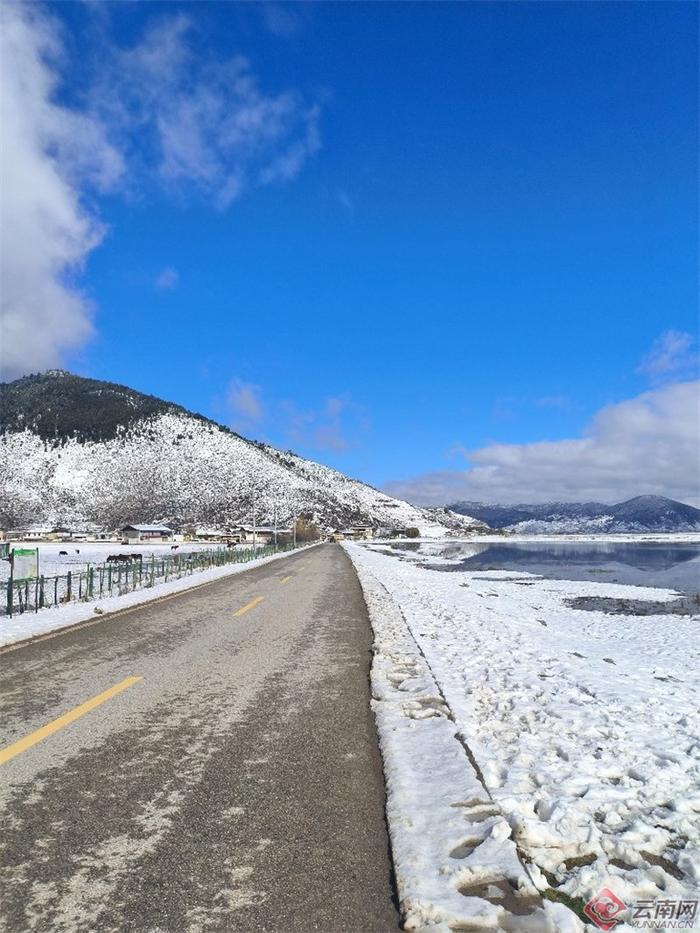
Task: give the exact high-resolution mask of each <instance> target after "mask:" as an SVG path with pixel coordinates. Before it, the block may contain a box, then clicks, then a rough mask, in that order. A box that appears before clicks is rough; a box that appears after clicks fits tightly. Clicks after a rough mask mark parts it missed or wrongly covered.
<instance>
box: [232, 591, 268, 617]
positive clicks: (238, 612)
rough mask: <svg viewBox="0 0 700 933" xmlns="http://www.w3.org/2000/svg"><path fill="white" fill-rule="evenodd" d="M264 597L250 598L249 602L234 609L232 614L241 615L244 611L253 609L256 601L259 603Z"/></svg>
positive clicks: (256, 603)
mask: <svg viewBox="0 0 700 933" xmlns="http://www.w3.org/2000/svg"><path fill="white" fill-rule="evenodd" d="M263 599H265V597H264V596H256V597H255V599H251V601H250V602H249V603H246V604H245V606H241V608H240V609H236V611H235V612H234V616H242V615H243V613H244V612H247V611H248V610H249V609H253V608H254V607H255V606H257V605H258V603H261V602H262V601H263Z"/></svg>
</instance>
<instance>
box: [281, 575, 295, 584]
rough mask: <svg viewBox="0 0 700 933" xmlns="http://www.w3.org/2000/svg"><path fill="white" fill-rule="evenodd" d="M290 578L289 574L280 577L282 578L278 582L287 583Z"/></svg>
mask: <svg viewBox="0 0 700 933" xmlns="http://www.w3.org/2000/svg"><path fill="white" fill-rule="evenodd" d="M291 579H292V577H291V575H290V576H288V577H282V579H281V580H280V583H289V581H290V580H291Z"/></svg>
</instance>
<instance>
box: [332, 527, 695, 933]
mask: <svg viewBox="0 0 700 933" xmlns="http://www.w3.org/2000/svg"><path fill="white" fill-rule="evenodd" d="M348 552H349V554H350V556H351V557H352V559H353V561H354V563H355V565H356V567H357V568H358V571H359V572H360V576H361V578H363V579H364V578H368V577H374V578H376V581H378V582H377V584H376V585H381V586H383V587H385V588H386V591H385V592H387V595H386V597H385V598H386V599H387V600H389V601H390V602H392V603H394V604H395V606H396V607H397V609H396V611H397V612H398V613H399V614H400V616H401V617H402V618H403V619H405V620H406V621H405V626H406V629H407V631H408V632H409V634H410V635H411V636H412V637H413V638H414V639H415V641H416V643H417V645H418V648H419V651H420V653H422V654H423V655H424V656H425V658H426V659H427V662H428V664H429V665H430V671H431V672H432V676H433V682H434V683H435V684H437V685H439V694H440V696H441V697H443V698H444V700H445V702H446V703H447V704H448V705H449V708H450V710H451V713H452V715H453V717H454V721H455V723H456V728H455V731H456V732H457V734H458V736H459V738H460V739H462V740H463V741H464V743H465V744H466V745H467V747H468V748H469V750H470V752H471V753H472V755H473V757H474V760H475V761H476V763H477V765H478V767H479V769H480V771H481V774H482V776H483V779H484V783H485V786H486V788H487V789H488V792H489V794H490V795H491V797H492V798H493V800H494V801H495V802H496V805H497V806H498V808H499V810H500V812H501V813H502V814H503V815H504V816H505V817H506V819H507V821H508V823H509V825H510V828H511V829H512V832H513V836H514V838H515V839H516V840H517V843H518V846H519V849H520V851H521V852H522V853H523V854H524V856H525V858H526V859H527V861H528V867H529V868H530V864H532V869H531V870H530V874H531V876H532V878H533V881H534V882H535V884H536V886H537V887H539V888H540V889H541V890H544V889H545V888H548V887H549V888H554V889H556V891H557V892H558V895H565V896H568V897H570V898H573V899H575V900H578V899H581V901H580V902H579V903H582V902H585V901H586V900H587V899H588V898H590V897H591V896H593V895H595V894H596V893H597V892H598V891H599V890H600V889H601V888H603V887H606V886H607V887H610V888H611V889H612V890H613V891H614V892H615V893H616V894H617V896H618V897H621V898H622V899H623V900H624V901H625V902H626V903H628V904H630V903H632V902H634V901H636V900H642V899H648V900H655V899H662V900H663V898H669V899H676V900H679V899H691V900H692V899H695V898H697V897H698V896H699V894H700V891H699V889H700V816H699V814H700V713H699V712H698V705H697V697H698V695H700V649H699V648H698V643H697V630H698V629H697V627H698V618H697V617H695V618H693V617H688V616H664V615H644V616H637V615H628V614H623V613H619V614H614V615H613V614H606V613H603V612H599V611H592V610H582V609H572V608H571V607H570V606H568V605H567V602H568V600H569V599H570V598H571V597H572V596H603V597H612V598H615V599H622V600H624V599H628V600H630V599H633V600H651V601H654V602H659V601H667V600H668V601H670V600H673V599H675V598H677V595H678V594H677V593H674V592H673V591H671V590H663V589H658V588H655V587H640V586H627V585H622V584H610V583H599V582H592V581H591V582H584V581H571V580H551V579H543V578H541V577H538V576H536V575H533V574H528V573H520V572H518V573H512V572H509V571H476V572H467V571H461V572H459V573H445V572H440V570H438V569H431V565H435V563H436V561H437V563H441V564H442V566H446V564H447V563H449V561H441V560H440V559H439V558H436V557H434V556H428V557H427V558H426V559H425V560H423V561H421V556H420V555H419V554H410V556H407V555H405V554H403V555H402V556H401V558H400V559H399V558H398V557H396V556H387V555H386V554H384V553H380V552H378V551H377V550H373V549H371V547H369V546H362V547H360V546H357V545H350V546H348ZM389 594H390V595H389ZM369 601H371V600H370V599H369V598H368V602H369ZM370 611H371V612H372V609H371V608H370ZM372 618H373V622H374V618H375V615H374V614H373V615H372ZM379 627H381V620H380V623H379ZM380 630H381V629H380ZM381 653H388V649H387V648H384V647H382V648H381ZM396 741H398V739H396ZM415 753H416V754H419V753H420V748H419V747H416V749H415ZM438 770H439V769H438ZM439 781H440V777H439V774H438V776H437V778H436V781H435V784H434V787H433V788H429V790H428V791H427V792H425V798H424V797H423V796H421V797H420V799H421V800H422V801H424V802H423V804H422V805H424V806H426V807H428V806H429V805H430V800H431V799H433V802H434V805H435V809H436V811H437V810H439V809H440V806H441V804H440V802H439V798H438V795H437V792H436V791H435V789H434V788H435V787H438V786H439ZM421 793H424V792H421ZM404 802H405V808H406V813H407V814H409V817H410V813H411V807H412V801H411V800H410V799H409V798H408V797H406V798H405V801H404ZM424 867H425V866H424ZM540 879H544V883H541V881H540ZM559 928H560V927H556V929H559ZM618 928H619V929H621V930H622V929H623V927H622V926H618Z"/></svg>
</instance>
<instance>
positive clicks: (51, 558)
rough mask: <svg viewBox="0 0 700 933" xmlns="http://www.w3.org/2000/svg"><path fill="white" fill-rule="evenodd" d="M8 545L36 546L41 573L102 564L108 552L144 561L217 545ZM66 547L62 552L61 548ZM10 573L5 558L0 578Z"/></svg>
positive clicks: (20, 543)
mask: <svg viewBox="0 0 700 933" xmlns="http://www.w3.org/2000/svg"><path fill="white" fill-rule="evenodd" d="M10 546H11V547H17V548H24V547H27V548H33V547H38V549H39V573H40V574H43V575H44V576H46V577H48V576H55V575H58V574H64V573H68V571H69V570H70V571H71V572H75V573H77V572H78V571H81V570H85V569H86V568H87V567H88V565H90V566H92V567H94V566H95V565H97V564H104V562H105V561H106V560H107V558H108V557H109V555H110V554H137V553H138V554H142V555H143V559H144V561H147V560H150V558H151V555H154V556H155V557H156V559H160V558H161V557H172V555H173V554H180V555H182V554H191V553H193V552H194V551H213V550H216V549H217V545H216V544H213V543H212V542H208V543H201V544H200V543H198V542H196V541H195V542H189V541H188V542H187V543H183V544H178V546H177V550H175V551H174V550H172V545H170V544H157V543H156V544H115V543H111V544H110V543H108V542H102V541H97V542H94V541H90V542H82V541H68V542H53V541H51V542H43V541H39V542H36V541H33V542H32V541H24V542H22V541H13V542H12V544H11V545H10ZM62 551H65V554H62V553H61V552H62ZM9 575H10V565H9V564H8V563H7V561H0V581H1V580H7V578H8V577H9Z"/></svg>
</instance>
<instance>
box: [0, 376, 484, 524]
mask: <svg viewBox="0 0 700 933" xmlns="http://www.w3.org/2000/svg"><path fill="white" fill-rule="evenodd" d="M254 505H255V509H256V517H257V520H258V522H259V523H260V524H269V523H271V522H272V521H273V516H274V514H275V511H276V513H277V516H278V518H279V521H280V522H281V523H289V522H290V521H291V518H292V516H293V515H304V516H305V517H308V518H312V519H314V520H316V521H318V522H319V523H321V524H324V525H327V526H332V527H335V528H338V527H345V526H346V525H348V524H355V523H362V524H368V525H371V526H372V527H373V528H375V529H382V530H384V531H385V532H388V533H392V532H394V531H398V530H401V529H405V528H407V527H414V528H418V529H419V530H420V531H421V533H422V534H427V535H442V534H445V533H447V532H449V531H453V532H457V533H463V532H467V531H470V530H478V529H480V528H482V527H483V526H482V525H481V523H480V522H477V521H475V520H474V519H472V518H470V517H468V516H466V515H464V513H461V514H459V515H457V514H456V513H454V512H449V511H448V510H446V509H423V508H417V507H416V506H413V505H410V504H409V503H408V502H404V501H402V500H400V499H394V498H392V497H391V496H388V495H386V494H384V493H382V492H379V490H377V489H374V488H373V487H372V486H368V485H366V484H365V483H361V482H359V481H358V480H354V479H350V478H349V477H347V476H344V475H343V474H342V473H339V472H338V471H337V470H332V469H330V468H329V467H326V466H322V465H321V464H319V463H314V462H313V461H311V460H305V459H303V458H302V457H298V456H297V455H296V454H294V453H292V452H291V451H286V452H283V451H280V450H276V449H275V448H274V447H270V446H268V445H267V444H262V443H257V442H254V441H250V440H246V438H244V437H241V436H240V435H238V434H236V433H234V432H233V431H230V430H229V429H228V428H226V427H224V426H222V425H220V424H217V423H216V422H214V421H210V420H209V419H207V418H204V417H202V416H201V415H197V414H193V413H192V412H190V411H187V410H186V409H185V408H182V407H181V406H179V405H175V404H173V403H171V402H165V401H163V400H162V399H159V398H155V397H154V396H151V395H144V394H143V393H141V392H136V391H134V390H133V389H129V388H127V387H126V386H120V385H115V384H113V383H110V382H101V381H98V380H95V379H84V378H82V377H79V376H74V375H71V374H70V373H66V372H63V371H62V370H54V371H52V372H49V373H44V374H42V375H36V376H26V377H24V378H22V379H17V380H16V381H14V382H10V383H3V384H0V528H23V527H27V526H29V525H36V524H68V525H71V526H93V527H95V526H97V527H101V528H117V527H119V526H120V525H123V524H127V523H132V522H165V523H167V524H170V525H173V526H175V527H182V526H183V525H187V524H193V525H199V524H203V525H208V526H212V525H213V526H218V527H220V528H226V527H230V526H232V525H234V524H237V523H241V522H245V523H247V522H250V521H251V518H252V513H253V507H254Z"/></svg>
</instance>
